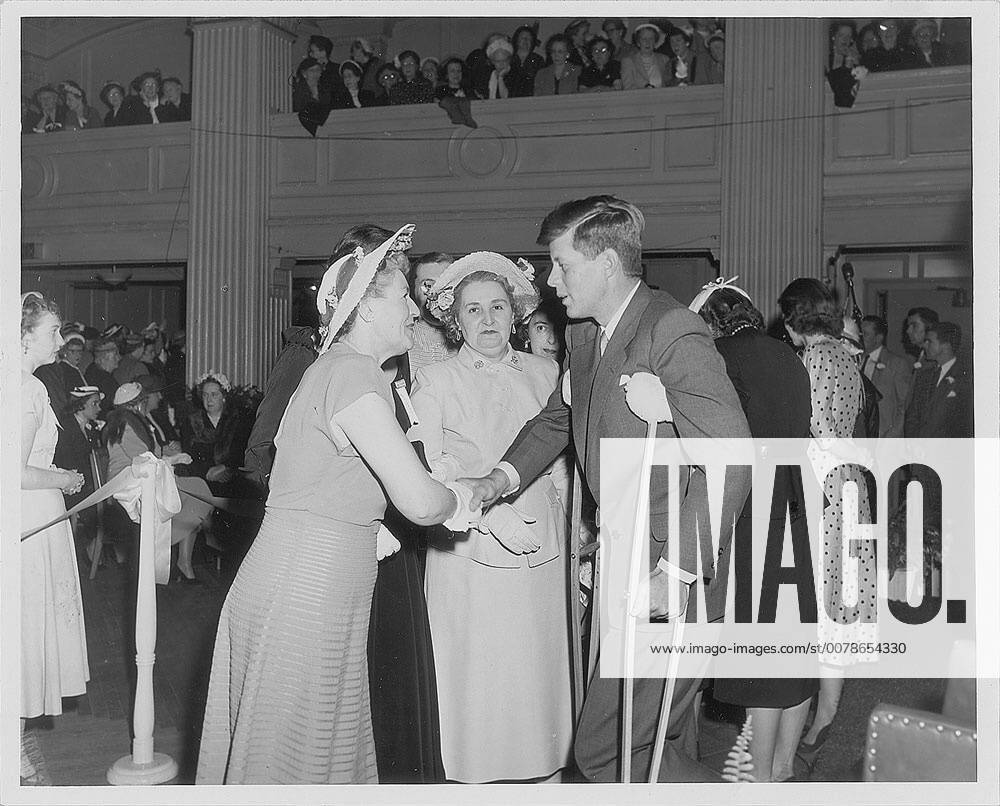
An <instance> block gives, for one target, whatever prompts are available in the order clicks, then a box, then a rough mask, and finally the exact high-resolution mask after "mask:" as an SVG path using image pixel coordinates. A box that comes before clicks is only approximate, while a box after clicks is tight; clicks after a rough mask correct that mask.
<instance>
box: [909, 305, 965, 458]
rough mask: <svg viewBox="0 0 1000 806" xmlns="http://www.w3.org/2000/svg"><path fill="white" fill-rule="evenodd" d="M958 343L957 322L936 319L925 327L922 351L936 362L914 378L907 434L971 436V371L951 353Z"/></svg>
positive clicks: (957, 346) (960, 341)
mask: <svg viewBox="0 0 1000 806" xmlns="http://www.w3.org/2000/svg"><path fill="white" fill-rule="evenodd" d="M961 345H962V329H961V328H960V327H959V326H958V325H956V324H953V323H951V322H939V323H937V324H935V325H930V326H929V327H928V328H927V333H926V338H925V340H924V352H925V353H926V355H927V357H928V358H931V359H934V360H935V361H936V362H937V363H936V364H935V365H934V366H933V367H928V368H925V369H923V370H921V371H920V372H919V373H918V374H917V377H916V379H915V380H914V388H913V394H912V401H911V403H910V408H909V410H908V411H907V417H906V421H907V432H906V436H907V437H916V438H920V437H958V438H961V437H971V436H972V432H973V427H972V420H973V417H972V411H973V399H972V374H971V372H970V371H969V368H968V367H966V365H965V362H963V361H962V360H961V359H960V358H958V357H957V356H956V355H955V354H956V352H957V351H958V349H959V347H961Z"/></svg>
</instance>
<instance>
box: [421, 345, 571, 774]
mask: <svg viewBox="0 0 1000 806" xmlns="http://www.w3.org/2000/svg"><path fill="white" fill-rule="evenodd" d="M558 374H559V368H558V365H557V364H556V363H555V362H554V361H552V360H551V359H548V358H542V357H540V356H535V355H531V354H528V353H520V352H516V351H514V350H513V349H511V348H509V347H508V352H507V354H506V356H505V358H504V359H503V360H501V361H498V362H491V361H488V360H486V359H484V358H483V357H482V356H480V355H479V354H477V353H476V352H474V351H473V350H472V349H471V348H469V347H468V346H467V345H463V346H462V348H461V350H459V353H458V355H457V356H456V357H454V358H451V359H449V360H447V361H444V362H441V363H438V364H434V365H432V366H429V367H425V368H424V369H422V370H420V371H419V372H418V373H417V379H416V384H415V385H414V391H413V405H414V408H415V409H416V412H417V416H418V418H419V419H420V424H419V425H418V426H415V427H414V428H413V429H411V431H410V434H409V436H410V438H411V439H419V440H421V441H422V442H423V443H424V448H425V453H426V456H427V461H428V463H429V464H430V467H431V470H432V474H433V475H434V476H435V477H436V478H438V479H440V480H442V481H450V480H453V479H456V478H460V477H463V476H469V477H475V476H483V475H486V474H487V473H488V472H489V471H490V470H491V469H492V468H493V467H494V466H495V465H496V463H497V461H499V459H500V458H501V457H502V456H503V453H504V451H505V450H506V449H507V446H508V445H509V444H510V442H511V440H512V439H513V438H514V436H515V435H516V434H517V432H518V431H519V430H520V429H521V426H523V425H524V423H525V422H527V421H528V420H529V419H531V418H532V417H533V416H534V415H536V414H537V413H538V412H539V411H540V410H541V409H542V407H543V406H544V405H545V403H546V401H547V400H548V398H549V395H550V394H551V392H552V391H553V390H554V389H555V388H556V382H557V379H558ZM564 475H565V474H564ZM562 483H563V484H565V479H563V481H562ZM514 504H515V506H516V507H517V508H518V509H520V510H522V511H523V512H524V513H526V514H529V515H530V516H531V517H533V518H535V519H536V522H535V523H534V524H533V525H532V529H533V530H534V532H535V536H536V538H537V540H538V542H539V543H540V544H541V548H540V549H539V550H538V551H536V552H534V553H532V554H527V555H523V554H521V555H516V554H512V553H511V552H510V551H508V550H507V549H506V548H504V547H503V546H502V545H501V544H500V543H499V542H498V541H497V540H496V539H495V538H494V537H493V536H492V535H490V534H485V535H483V534H480V533H479V532H477V531H474V530H473V531H470V532H469V533H467V534H456V535H452V534H451V533H447V532H445V533H443V534H442V535H441V536H440V537H438V538H434V539H432V540H431V544H430V546H429V548H428V551H427V571H426V581H425V591H426V595H427V613H428V618H429V621H430V626H431V638H432V641H433V645H434V665H435V670H436V674H437V687H438V707H439V711H440V717H441V757H442V761H443V763H444V769H445V775H446V777H447V778H448V779H449V780H453V781H463V782H468V783H482V782H486V781H499V780H523V779H528V778H540V777H548V776H550V775H552V774H553V773H554V772H556V771H557V770H559V769H561V768H562V767H565V766H566V764H567V763H568V761H569V757H570V748H571V742H572V730H573V724H572V702H571V689H570V668H571V665H570V664H571V656H570V648H569V604H568V592H567V587H568V584H567V579H566V574H567V569H566V560H567V555H566V545H565V541H566V516H565V512H564V510H563V506H562V503H561V502H560V499H559V494H558V492H557V490H556V487H555V485H554V484H553V482H552V480H551V479H550V477H549V475H548V474H546V475H543V476H541V477H540V478H538V479H537V480H535V481H534V482H533V483H532V484H530V485H529V486H528V487H527V488H525V489H524V490H523V491H522V492H521V493H520V495H519V496H518V497H517V499H516V500H515V501H514Z"/></svg>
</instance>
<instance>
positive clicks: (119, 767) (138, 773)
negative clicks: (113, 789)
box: [108, 753, 177, 786]
mask: <svg viewBox="0 0 1000 806" xmlns="http://www.w3.org/2000/svg"><path fill="white" fill-rule="evenodd" d="M176 777H177V762H176V761H174V760H173V759H172V758H171V757H170V756H168V755H167V754H166V753H153V760H152V761H151V762H149V764H136V763H135V762H134V761H132V756H130V755H129V756H122V757H121V758H120V759H118V761H116V762H115V763H114V764H113V765H112V766H111V768H110V769H109V770H108V783H109V784H113V785H114V786H154V785H156V784H164V783H166V782H167V781H169V780H171V779H173V778H176Z"/></svg>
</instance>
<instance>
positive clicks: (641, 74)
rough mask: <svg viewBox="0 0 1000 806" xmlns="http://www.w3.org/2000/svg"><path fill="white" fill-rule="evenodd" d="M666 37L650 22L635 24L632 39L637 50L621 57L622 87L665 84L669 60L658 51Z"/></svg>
mask: <svg viewBox="0 0 1000 806" xmlns="http://www.w3.org/2000/svg"><path fill="white" fill-rule="evenodd" d="M666 39H667V37H666V34H664V33H663V31H662V30H661V29H660V28H659V26H656V25H653V24H652V23H651V22H647V23H643V24H642V25H638V26H636V29H635V30H634V31H633V32H632V41H633V42H634V43H635V46H636V47H637V48H638V50H637V51H635V52H634V53H630V54H629V55H628V56H625V57H623V58H622V89H626V90H638V89H643V88H658V87H665V86H667V84H668V82H669V81H670V77H671V75H672V73H671V71H670V60H669V59H667V57H666V56H664V55H663V54H662V53H660V52H659V51H658V49H659V47H660V46H661V45H662V44H663V43H664V42H665V41H666Z"/></svg>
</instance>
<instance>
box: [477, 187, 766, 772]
mask: <svg viewBox="0 0 1000 806" xmlns="http://www.w3.org/2000/svg"><path fill="white" fill-rule="evenodd" d="M643 226H644V219H643V216H642V213H641V212H640V211H639V210H638V209H637V208H636V207H635V206H634V205H632V204H629V203H628V202H625V201H622V200H620V199H616V198H614V197H613V196H591V197H590V198H587V199H582V200H578V201H572V202H567V203H566V204H563V205H561V206H560V207H558V208H556V209H555V210H553V211H552V212H551V213H549V215H548V216H546V218H545V220H544V221H543V222H542V227H541V232H540V234H539V237H538V243H539V244H541V245H543V246H547V247H548V248H549V254H550V256H551V258H552V271H551V273H550V275H549V279H548V283H549V285H550V286H552V287H553V288H554V289H555V290H556V294H557V295H558V296H559V298H560V299H561V300H562V302H563V304H564V305H565V307H566V313H567V315H568V316H569V318H570V319H572V320H578V321H576V322H574V323H572V324H571V325H570V326H569V328H568V329H567V331H566V346H567V357H566V362H565V365H564V367H565V372H564V375H563V382H562V384H561V386H562V389H561V390H560V389H556V391H555V392H554V393H553V394H552V396H551V397H550V399H549V401H548V404H547V405H546V407H545V409H543V410H542V411H541V412H540V413H539V414H538V415H537V416H536V417H534V418H533V419H532V420H530V421H528V423H527V424H525V426H524V428H523V429H521V431H520V433H519V434H518V435H517V437H515V439H514V441H513V443H512V445H511V447H510V448H509V449H508V451H507V453H506V454H505V455H504V458H503V461H502V462H501V463H500V464H499V465H498V467H497V468H496V469H494V470H493V472H492V473H491V474H490V475H489V476H487V477H485V478H483V479H476V480H473V482H472V483H473V485H474V490H475V496H474V497H478V498H480V499H481V500H483V501H484V502H485V503H486V504H489V503H491V502H493V501H495V500H496V499H497V498H499V497H500V496H502V495H505V494H508V493H510V492H512V491H514V490H516V489H517V488H518V487H519V486H521V485H526V484H527V483H528V482H530V481H532V480H533V479H534V478H535V477H536V476H538V475H539V474H540V473H541V472H542V471H543V470H544V469H545V468H546V467H548V466H549V465H550V464H551V463H552V461H553V460H554V459H555V458H556V457H557V456H558V455H559V454H560V453H561V452H562V451H563V450H564V449H565V448H566V447H567V445H568V444H569V442H570V440H572V442H573V446H574V448H575V450H576V457H577V461H578V463H579V465H580V467H581V468H582V470H583V475H584V478H585V479H586V483H587V485H588V487H589V488H590V491H591V493H592V494H593V496H594V499H595V500H596V501H597V503H598V505H600V501H601V495H600V493H601V487H600V475H599V471H600V459H599V446H600V440H601V438H602V437H642V436H644V435H645V433H646V425H645V423H644V422H643V421H642V420H640V419H639V418H638V417H637V416H636V415H635V414H633V413H632V412H631V410H630V409H629V408H628V406H627V405H626V403H625V392H624V389H622V387H621V385H620V383H619V379H620V378H621V377H622V375H632V374H633V373H652V374H655V375H656V376H657V377H658V378H659V379H660V381H661V382H662V384H663V386H664V388H665V389H666V393H667V398H668V401H669V403H670V407H671V409H672V412H673V416H674V427H676V431H677V433H678V434H680V436H682V437H719V438H748V437H749V436H750V430H749V427H748V426H747V421H746V417H745V416H744V414H743V410H742V408H741V406H740V402H739V398H738V397H737V395H736V391H735V390H734V389H733V385H732V383H731V382H730V380H729V378H728V376H727V375H726V369H725V365H724V363H723V361H722V358H721V357H720V356H719V353H718V352H717V351H716V349H715V346H714V343H713V340H712V336H711V334H710V333H709V331H708V328H707V327H706V325H705V323H704V322H703V321H702V320H701V318H700V317H698V316H697V315H696V314H693V313H692V312H691V311H689V310H688V309H687V308H686V306H684V305H682V304H680V303H679V302H677V300H675V299H674V298H673V297H671V296H670V295H669V294H666V293H664V292H661V291H653V290H651V289H650V288H649V287H648V286H647V285H646V284H645V283H644V282H643V281H642V279H641V277H642V263H641V257H642V244H641V236H642V229H643ZM570 406H572V412H573V414H572V422H571V418H570ZM673 435H674V430H673V428H672V427H671V426H670V425H669V424H668V423H660V424H659V426H658V427H657V436H659V437H672V436H673ZM666 470H667V469H666V468H665V467H662V466H661V467H654V468H653V474H652V483H651V486H650V523H651V526H652V529H651V532H652V534H651V535H650V538H651V539H650V541H649V549H650V552H649V553H650V567H651V568H652V569H653V571H652V573H651V574H650V577H649V587H650V613H649V615H650V618H663V617H668V618H673V617H676V616H678V615H680V614H681V613H683V612H684V608H685V606H686V604H687V595H688V591H689V590H690V586H691V584H705V585H706V586H707V587H706V591H705V601H706V606H707V608H708V619H709V620H710V621H712V620H718V619H720V618H721V616H722V612H721V611H722V608H721V606H720V605H721V603H720V602H719V600H718V597H716V596H713V593H715V592H716V590H717V589H716V586H715V585H714V582H715V579H714V567H709V568H704V569H703V573H704V575H705V578H704V579H699V578H698V577H696V572H697V558H696V556H695V555H696V554H697V552H698V546H697V545H694V544H695V541H693V540H688V539H685V540H682V541H681V545H680V547H679V562H680V567H679V568H678V567H677V566H674V565H672V564H671V563H670V562H669V560H668V551H667V549H668V546H667V535H666V534H665V521H666V515H665V513H666V512H667V473H666ZM686 478H687V481H688V486H687V488H686V490H685V492H684V493H683V498H682V499H681V506H680V524H681V533H682V535H684V536H685V537H686V538H687V537H690V536H691V535H693V534H694V531H693V530H694V517H695V515H694V510H695V509H696V502H697V501H698V500H699V497H703V496H704V494H705V491H706V489H707V488H706V480H705V476H704V473H702V472H699V471H694V472H691V473H690V475H689V476H688V477H686ZM727 478H728V477H727ZM682 483H683V482H682ZM748 491H749V476H747V477H746V478H745V479H742V478H741V479H740V481H739V482H738V483H736V484H733V485H729V486H727V488H726V493H725V496H724V498H725V500H724V502H723V507H724V511H726V510H731V511H732V512H734V513H738V512H739V511H740V510H741V509H742V507H743V503H744V501H745V499H746V496H747V493H748ZM674 494H676V491H675V493H674ZM726 522H729V523H731V522H732V521H731V520H729V521H727V520H726V518H725V515H724V516H723V523H726ZM723 531H724V534H722V536H721V538H720V541H721V542H720V545H721V546H723V548H725V547H726V546H728V544H729V541H731V539H732V533H731V530H730V531H729V532H728V533H725V529H723ZM703 556H704V555H703ZM670 577H673V578H674V579H677V580H680V581H681V582H682V583H685V584H680V585H677V584H676V583H670V584H668V579H669V578H670ZM721 582H722V585H724V584H725V580H724V579H723V580H721ZM720 587H721V586H720ZM671 589H672V590H674V591H675V599H674V600H673V601H669V600H668V599H669V591H670V590H671ZM700 683H701V680H700V679H699V678H688V679H682V680H678V681H677V686H676V690H675V693H674V698H673V701H672V703H671V709H670V716H669V722H668V728H667V745H666V748H665V751H664V761H663V764H662V765H661V768H660V771H659V780H661V781H697V780H716V779H717V776H716V775H714V774H713V773H712V772H711V771H710V770H708V768H706V767H704V766H703V765H701V764H700V763H699V762H698V761H697V759H695V758H693V757H692V756H691V754H690V753H689V752H688V749H689V748H690V747H691V746H692V742H691V737H692V731H693V730H694V724H695V719H696V716H697V715H696V714H695V713H694V707H693V704H694V701H695V695H696V694H697V692H698V688H699V686H700ZM663 690H664V684H663V680H656V679H641V678H640V679H636V681H635V708H634V722H633V753H632V759H633V761H632V770H633V778H632V780H634V781H645V780H647V776H648V772H649V767H650V764H651V758H652V744H653V739H654V733H655V731H656V725H657V719H658V713H659V706H660V701H661V699H662V696H663ZM621 692H622V681H621V680H620V679H615V678H603V677H601V676H600V675H599V674H597V675H595V677H594V679H593V680H592V681H591V683H590V687H589V689H588V691H587V696H586V700H585V702H584V705H583V712H582V714H581V717H580V723H579V725H578V728H577V738H576V744H575V754H576V760H577V764H578V766H579V768H580V770H581V771H582V772H583V774H584V775H585V776H587V778H589V779H590V780H592V781H600V782H611V781H615V780H617V778H618V775H619V772H618V770H619V764H620V758H619V755H620V748H619V738H620V728H619V709H620V704H621V698H622V694H621Z"/></svg>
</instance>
